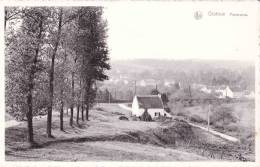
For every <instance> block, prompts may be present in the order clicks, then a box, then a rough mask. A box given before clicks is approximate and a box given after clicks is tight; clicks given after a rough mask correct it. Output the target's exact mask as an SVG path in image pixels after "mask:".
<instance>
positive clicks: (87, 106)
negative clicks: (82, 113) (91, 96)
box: [86, 100, 89, 121]
mask: <svg viewBox="0 0 260 167" xmlns="http://www.w3.org/2000/svg"><path fill="white" fill-rule="evenodd" d="M88 113H89V102H88V100H87V105H86V121H88Z"/></svg>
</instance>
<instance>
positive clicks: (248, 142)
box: [175, 101, 255, 153]
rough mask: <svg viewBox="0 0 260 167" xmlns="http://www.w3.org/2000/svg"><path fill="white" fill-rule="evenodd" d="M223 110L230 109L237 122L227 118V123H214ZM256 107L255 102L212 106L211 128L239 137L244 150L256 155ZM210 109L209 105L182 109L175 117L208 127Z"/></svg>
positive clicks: (177, 111)
mask: <svg viewBox="0 0 260 167" xmlns="http://www.w3.org/2000/svg"><path fill="white" fill-rule="evenodd" d="M223 108H229V109H230V111H228V112H231V114H232V116H233V117H234V119H235V121H234V120H233V121H234V122H232V121H231V120H227V119H226V118H225V120H226V121H225V123H224V124H223V121H222V120H218V121H216V122H214V121H213V120H214V119H213V117H212V116H214V114H216V113H217V112H219V113H221V112H222V111H221V110H222V109H223ZM254 109H255V106H254V102H253V101H248V102H239V103H238V102H236V103H222V104H219V105H212V106H211V120H212V122H211V128H213V129H215V130H217V131H219V132H222V133H225V134H227V135H230V136H233V137H237V138H239V139H240V141H241V143H240V145H241V147H243V148H244V150H247V151H250V152H252V153H254V147H255V146H254V131H255V130H254V125H255V122H254V115H255V114H254V113H255V111H254ZM208 110H209V108H208V105H198V106H193V107H182V108H181V107H180V106H178V110H175V112H176V113H175V115H177V116H178V117H182V118H184V119H188V120H190V121H192V122H195V123H198V124H201V125H203V126H206V125H207V112H208Z"/></svg>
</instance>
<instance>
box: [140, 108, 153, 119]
mask: <svg viewBox="0 0 260 167" xmlns="http://www.w3.org/2000/svg"><path fill="white" fill-rule="evenodd" d="M141 121H147V122H150V121H152V117H151V115H150V114H149V113H148V112H147V110H145V112H144V113H143V114H142V115H141Z"/></svg>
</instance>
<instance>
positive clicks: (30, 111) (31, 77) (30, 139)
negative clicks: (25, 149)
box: [26, 16, 43, 145]
mask: <svg viewBox="0 0 260 167" xmlns="http://www.w3.org/2000/svg"><path fill="white" fill-rule="evenodd" d="M42 20H43V16H41V18H40V23H39V28H40V31H39V34H38V36H37V39H38V40H39V41H40V40H41V37H42V32H43V21H42ZM39 50H40V43H38V44H37V47H36V49H35V56H34V60H33V66H32V67H31V69H30V74H29V84H28V88H29V90H28V95H27V106H28V111H27V113H26V116H27V122H28V124H27V126H28V142H29V143H30V144H31V145H34V139H33V121H32V118H33V99H32V92H33V87H34V84H33V80H34V75H35V72H36V71H35V69H36V64H37V61H38V60H37V59H38V55H39Z"/></svg>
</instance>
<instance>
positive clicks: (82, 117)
mask: <svg viewBox="0 0 260 167" xmlns="http://www.w3.org/2000/svg"><path fill="white" fill-rule="evenodd" d="M81 119H82V121H84V104H83V102H82V104H81Z"/></svg>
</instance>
